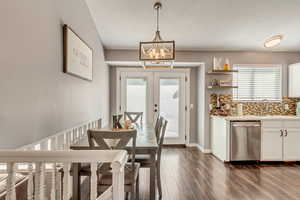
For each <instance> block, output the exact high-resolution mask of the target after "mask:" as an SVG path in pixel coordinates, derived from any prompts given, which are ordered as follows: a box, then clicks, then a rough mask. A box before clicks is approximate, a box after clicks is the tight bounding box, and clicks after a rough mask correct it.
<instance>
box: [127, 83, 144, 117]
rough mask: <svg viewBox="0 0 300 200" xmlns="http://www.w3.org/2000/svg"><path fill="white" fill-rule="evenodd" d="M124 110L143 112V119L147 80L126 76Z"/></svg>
mask: <svg viewBox="0 0 300 200" xmlns="http://www.w3.org/2000/svg"><path fill="white" fill-rule="evenodd" d="M126 89H127V94H126V104H127V105H126V111H127V112H143V120H144V122H145V118H146V116H147V113H146V110H147V109H146V105H147V81H146V79H144V78H127V80H126Z"/></svg>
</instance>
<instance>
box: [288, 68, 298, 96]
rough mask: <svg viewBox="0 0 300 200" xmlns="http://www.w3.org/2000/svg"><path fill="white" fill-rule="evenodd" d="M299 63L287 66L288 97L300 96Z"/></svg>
mask: <svg viewBox="0 0 300 200" xmlns="http://www.w3.org/2000/svg"><path fill="white" fill-rule="evenodd" d="M299 76H300V63H296V64H292V65H290V66H289V84H288V86H289V97H300V88H299V84H300V79H299Z"/></svg>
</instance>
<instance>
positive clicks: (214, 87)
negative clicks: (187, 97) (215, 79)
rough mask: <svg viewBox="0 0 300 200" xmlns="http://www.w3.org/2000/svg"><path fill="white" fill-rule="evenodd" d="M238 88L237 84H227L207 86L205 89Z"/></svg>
mask: <svg viewBox="0 0 300 200" xmlns="http://www.w3.org/2000/svg"><path fill="white" fill-rule="evenodd" d="M233 88H238V86H233V85H228V86H211V85H209V86H207V89H233Z"/></svg>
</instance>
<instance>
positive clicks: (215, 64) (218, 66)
mask: <svg viewBox="0 0 300 200" xmlns="http://www.w3.org/2000/svg"><path fill="white" fill-rule="evenodd" d="M221 62H222V58H217V57H214V59H213V70H222V65H221Z"/></svg>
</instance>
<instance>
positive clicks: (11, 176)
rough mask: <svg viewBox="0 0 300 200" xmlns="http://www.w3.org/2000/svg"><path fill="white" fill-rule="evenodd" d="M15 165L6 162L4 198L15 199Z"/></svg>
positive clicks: (7, 199)
mask: <svg viewBox="0 0 300 200" xmlns="http://www.w3.org/2000/svg"><path fill="white" fill-rule="evenodd" d="M15 185H16V165H15V163H13V162H11V163H7V182H6V191H7V193H6V200H16V188H15Z"/></svg>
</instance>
